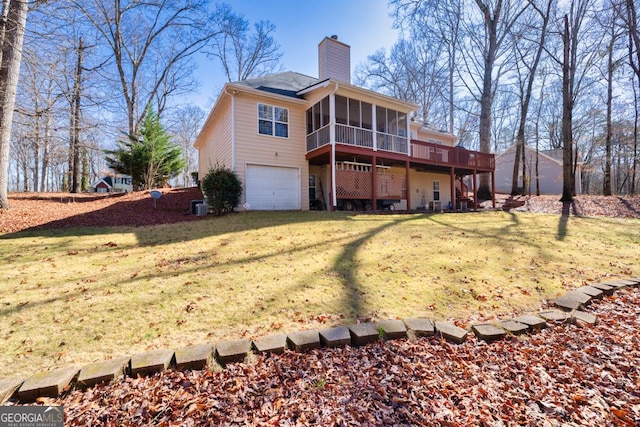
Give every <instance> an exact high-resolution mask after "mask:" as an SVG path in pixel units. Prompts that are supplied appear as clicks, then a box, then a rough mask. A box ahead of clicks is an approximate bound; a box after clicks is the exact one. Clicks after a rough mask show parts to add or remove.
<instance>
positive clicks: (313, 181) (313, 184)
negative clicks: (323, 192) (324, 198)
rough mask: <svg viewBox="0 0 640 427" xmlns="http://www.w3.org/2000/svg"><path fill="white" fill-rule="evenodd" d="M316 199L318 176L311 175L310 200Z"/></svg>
mask: <svg viewBox="0 0 640 427" xmlns="http://www.w3.org/2000/svg"><path fill="white" fill-rule="evenodd" d="M314 200H316V176H315V175H311V174H310V175H309V201H310V202H312V201H314Z"/></svg>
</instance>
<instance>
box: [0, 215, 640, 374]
mask: <svg viewBox="0 0 640 427" xmlns="http://www.w3.org/2000/svg"><path fill="white" fill-rule="evenodd" d="M638 259H640V222H639V221H638V220H619V219H611V218H597V219H596V218H575V217H571V218H563V217H559V216H552V215H533V214H523V213H517V214H509V213H504V212H483V213H466V214H437V215H424V214H423V215H419V214H413V215H352V214H346V213H326V212H297V213H261V212H252V213H241V214H233V215H230V216H227V217H223V218H213V217H208V218H206V219H203V220H202V221H196V222H188V223H180V224H173V225H163V226H153V227H137V228H104V229H67V230H51V231H40V232H24V233H16V234H7V235H3V236H0V313H1V314H2V316H1V319H2V322H1V323H0V348H1V349H2V350H1V351H0V378H3V377H7V376H13V375H14V374H30V373H34V372H36V371H38V370H45V369H48V368H50V367H54V366H56V367H57V366H66V365H75V364H77V365H82V364H85V363H87V362H93V361H100V360H103V359H105V358H108V357H110V356H122V355H131V354H134V353H137V352H142V351H146V350H149V349H153V348H165V347H168V348H178V347H182V346H185V345H188V344H197V343H204V342H212V343H215V342H216V341H218V340H221V339H229V338H240V337H247V338H253V337H257V336H260V335H264V334H267V333H269V332H273V331H285V332H286V331H294V330H300V329H310V328H325V327H329V326H332V325H338V324H349V323H350V322H354V321H356V319H374V320H377V319H387V318H396V317H398V318H402V317H410V316H425V317H430V318H432V319H447V318H460V319H470V320H472V321H473V320H477V319H480V318H489V319H491V318H492V317H493V316H498V317H504V316H508V315H511V314H513V313H520V312H522V311H527V310H535V309H537V308H539V307H541V305H542V304H543V302H544V300H546V299H550V298H554V297H557V296H559V295H560V294H562V293H563V292H564V291H565V290H567V289H570V288H574V287H578V286H581V285H583V284H585V283H590V282H595V281H599V280H605V278H608V277H627V276H630V275H634V276H637V275H640V265H639V264H638Z"/></svg>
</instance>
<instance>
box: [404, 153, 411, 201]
mask: <svg viewBox="0 0 640 427" xmlns="http://www.w3.org/2000/svg"><path fill="white" fill-rule="evenodd" d="M409 166H410V164H409V160H407V161H406V162H405V170H406V173H407V177H406V188H407V210H411V183H410V179H409V172H410V171H411V168H410V167H409Z"/></svg>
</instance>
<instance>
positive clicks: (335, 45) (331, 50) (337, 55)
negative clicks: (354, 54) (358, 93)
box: [318, 35, 351, 83]
mask: <svg viewBox="0 0 640 427" xmlns="http://www.w3.org/2000/svg"><path fill="white" fill-rule="evenodd" d="M318 77H319V78H320V80H326V79H335V80H338V81H341V82H345V83H351V47H350V46H349V45H348V44H345V43H342V42H340V41H338V36H335V35H334V36H331V37H325V38H324V40H322V41H321V42H320V44H319V45H318Z"/></svg>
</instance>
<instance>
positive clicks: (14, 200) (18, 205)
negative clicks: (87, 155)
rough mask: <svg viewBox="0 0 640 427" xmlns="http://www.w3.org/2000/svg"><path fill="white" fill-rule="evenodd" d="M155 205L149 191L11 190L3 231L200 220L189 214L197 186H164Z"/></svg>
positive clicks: (0, 222) (1, 215) (0, 223)
mask: <svg viewBox="0 0 640 427" xmlns="http://www.w3.org/2000/svg"><path fill="white" fill-rule="evenodd" d="M159 191H161V192H162V197H160V199H158V200H157V201H156V203H155V205H154V201H153V198H152V197H151V195H150V194H149V191H138V192H134V193H119V194H115V193H105V194H102V193H81V194H69V193H11V194H10V195H9V209H8V210H0V233H15V232H18V231H23V230H29V229H33V230H38V229H53V228H65V227H109V226H141V225H155V224H170V223H175V222H182V221H193V220H196V219H199V218H198V217H196V216H194V215H190V209H191V203H190V202H191V200H202V192H201V191H200V190H199V189H198V188H195V187H194V188H178V189H161V190H159Z"/></svg>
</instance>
